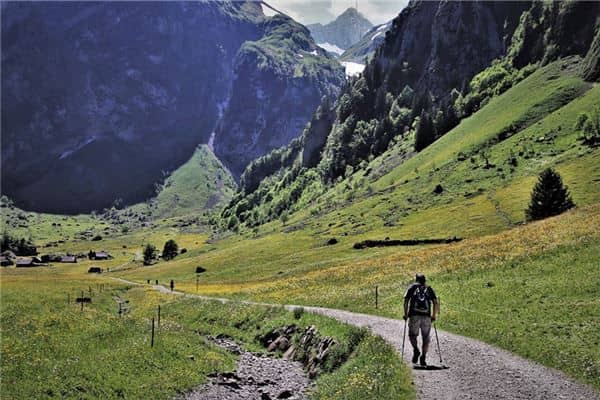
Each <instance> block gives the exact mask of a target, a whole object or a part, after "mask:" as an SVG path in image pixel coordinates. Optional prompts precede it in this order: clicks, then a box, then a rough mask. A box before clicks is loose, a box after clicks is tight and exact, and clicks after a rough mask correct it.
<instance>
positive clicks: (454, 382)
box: [113, 278, 600, 400]
mask: <svg viewBox="0 0 600 400" xmlns="http://www.w3.org/2000/svg"><path fill="white" fill-rule="evenodd" d="M113 279H116V280H118V281H121V282H124V283H128V284H135V285H139V283H136V282H131V281H127V280H124V279H120V278H113ZM152 287H153V288H154V289H156V290H158V291H160V292H163V293H172V294H176V295H181V296H186V297H193V298H200V299H205V300H216V301H221V302H223V303H225V302H232V301H233V300H231V299H224V298H214V297H208V296H201V295H194V294H189V293H183V292H177V291H174V292H171V291H170V290H169V289H168V288H166V287H164V286H161V285H152ZM242 303H246V304H253V305H263V306H273V304H268V303H259V302H251V301H243V302H242ZM298 307H302V308H304V310H306V311H309V312H313V313H317V314H321V315H325V316H328V317H332V318H335V319H337V320H339V321H342V322H345V323H348V324H351V325H354V326H358V327H366V328H369V329H370V330H371V331H372V332H373V333H374V334H376V335H379V336H381V337H382V338H383V339H385V340H386V341H387V342H388V343H390V344H391V345H392V346H394V348H395V349H396V350H397V351H398V354H400V353H401V350H402V330H403V326H404V321H399V320H395V319H390V318H384V317H379V316H375V315H368V314H359V313H354V312H350V311H344V310H336V309H331V308H323V307H308V306H294V305H285V308H287V309H290V310H293V309H294V308H298ZM432 334H433V332H432ZM438 334H439V340H440V347H441V350H442V356H443V361H444V363H445V364H446V365H447V366H449V368H448V369H440V370H413V378H414V381H415V385H416V388H417V399H420V400H454V399H507V400H508V399H510V400H517V399H519V400H520V399H527V400H532V399H533V400H547V399H569V400H594V399H596V400H600V394H599V393H598V392H596V391H595V390H594V389H592V388H591V387H589V386H587V385H584V384H582V383H579V382H576V381H574V380H573V379H571V378H570V377H568V376H566V375H565V374H563V373H562V372H560V371H557V370H555V369H552V368H548V367H544V366H542V365H540V364H537V363H535V362H533V361H530V360H527V359H524V358H522V357H520V356H517V355H515V354H512V353H510V352H508V351H506V350H502V349H499V348H497V347H494V346H491V345H489V344H486V343H483V342H480V341H478V340H475V339H471V338H467V337H464V336H460V335H455V334H452V333H448V332H444V331H441V330H438ZM432 339H433V340H432V343H431V345H430V354H429V356H428V362H429V363H430V364H438V365H439V359H438V354H437V351H436V350H435V349H436V345H435V341H434V340H435V337H433V338H432ZM411 354H412V352H411V349H410V345H409V343H408V338H407V339H406V349H405V354H404V359H405V362H407V363H410V356H411Z"/></svg>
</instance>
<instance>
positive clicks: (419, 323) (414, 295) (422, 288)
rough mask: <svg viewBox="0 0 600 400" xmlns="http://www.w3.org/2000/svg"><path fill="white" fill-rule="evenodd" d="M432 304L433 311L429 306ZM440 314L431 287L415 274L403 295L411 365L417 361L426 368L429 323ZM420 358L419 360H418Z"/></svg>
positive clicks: (421, 275)
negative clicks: (411, 353) (411, 349)
mask: <svg viewBox="0 0 600 400" xmlns="http://www.w3.org/2000/svg"><path fill="white" fill-rule="evenodd" d="M432 304H433V310H432V307H431V305H432ZM439 312H440V304H439V302H438V299H437V296H436V295H435V292H434V291H433V288H432V287H431V286H427V285H426V284H425V275H423V274H417V275H416V276H415V283H412V284H411V285H410V286H409V287H408V289H407V290H406V294H405V295H404V317H403V318H404V320H406V319H407V318H408V339H409V340H410V344H412V346H413V358H412V362H413V364H416V363H417V361H419V363H420V364H421V365H422V366H424V367H425V366H427V361H426V357H427V350H428V349H429V333H430V331H431V323H432V322H433V321H435V318H436V316H437V315H438V314H439ZM419 330H420V331H421V336H422V338H423V348H422V352H421V351H419V347H418V344H417V336H419ZM419 356H420V358H419Z"/></svg>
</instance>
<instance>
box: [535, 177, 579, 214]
mask: <svg viewBox="0 0 600 400" xmlns="http://www.w3.org/2000/svg"><path fill="white" fill-rule="evenodd" d="M573 207H575V203H573V200H572V199H571V195H570V194H569V191H568V189H567V187H566V186H565V185H563V181H562V178H561V177H560V175H559V174H558V172H556V171H555V170H554V169H552V168H547V169H545V170H544V171H542V173H541V174H540V176H539V178H538V181H537V183H536V184H535V186H534V187H533V191H532V192H531V202H530V203H529V207H528V208H527V210H525V215H526V217H527V220H528V221H534V220H539V219H544V218H548V217H551V216H553V215H558V214H561V213H563V212H565V211H567V210H569V209H571V208H573Z"/></svg>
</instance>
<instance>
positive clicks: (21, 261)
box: [15, 257, 46, 268]
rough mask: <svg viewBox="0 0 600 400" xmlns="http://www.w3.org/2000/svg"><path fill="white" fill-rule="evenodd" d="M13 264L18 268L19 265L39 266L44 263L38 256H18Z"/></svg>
mask: <svg viewBox="0 0 600 400" xmlns="http://www.w3.org/2000/svg"><path fill="white" fill-rule="evenodd" d="M15 264H16V267H17V268H20V267H40V266H42V265H46V264H44V263H43V262H42V260H40V259H39V258H38V257H24V258H18V259H17V261H16V263H15Z"/></svg>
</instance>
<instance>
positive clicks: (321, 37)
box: [307, 7, 373, 50]
mask: <svg viewBox="0 0 600 400" xmlns="http://www.w3.org/2000/svg"><path fill="white" fill-rule="evenodd" d="M372 27H373V24H372V23H371V21H369V20H368V19H367V18H365V16H364V15H362V14H361V13H360V12H358V10H357V9H356V8H354V7H350V8H347V9H346V10H345V11H344V12H343V13H341V14H340V15H338V16H337V18H336V19H335V20H333V21H331V22H330V23H328V24H326V25H322V24H312V25H308V26H307V28H308V29H309V30H310V33H311V34H312V36H313V38H315V41H316V42H317V43H328V44H330V45H335V46H337V47H339V48H341V49H344V50H345V49H347V48H348V47H350V46H352V45H353V44H355V43H357V42H358V41H359V40H360V39H361V37H362V36H363V35H364V34H365V33H366V32H367V31H368V30H369V29H371V28H372Z"/></svg>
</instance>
